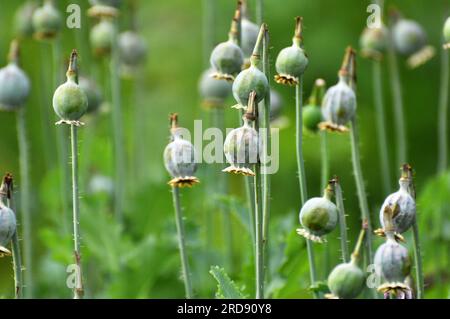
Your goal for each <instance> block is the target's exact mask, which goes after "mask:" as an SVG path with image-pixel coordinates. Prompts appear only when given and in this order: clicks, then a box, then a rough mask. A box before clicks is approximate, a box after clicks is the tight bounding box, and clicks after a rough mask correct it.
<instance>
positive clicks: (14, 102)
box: [0, 41, 30, 111]
mask: <svg viewBox="0 0 450 319" xmlns="http://www.w3.org/2000/svg"><path fill="white" fill-rule="evenodd" d="M9 59H10V62H9V64H8V65H7V66H5V67H4V68H1V69H0V110H3V111H15V110H17V109H18V108H20V107H22V106H23V105H24V104H25V102H26V100H27V98H28V96H29V94H30V80H29V79H28V76H27V75H26V74H25V72H24V71H23V70H22V69H21V68H20V67H19V66H18V59H19V47H18V42H17V41H13V42H12V43H11V49H10V58H9Z"/></svg>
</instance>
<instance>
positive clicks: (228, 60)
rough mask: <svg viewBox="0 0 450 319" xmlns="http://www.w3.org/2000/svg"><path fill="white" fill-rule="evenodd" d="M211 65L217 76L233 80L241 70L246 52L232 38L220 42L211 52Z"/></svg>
mask: <svg viewBox="0 0 450 319" xmlns="http://www.w3.org/2000/svg"><path fill="white" fill-rule="evenodd" d="M210 62H211V66H212V67H213V69H214V70H215V71H216V73H215V77H216V78H218V79H225V80H227V81H230V82H232V81H233V80H234V76H235V75H236V74H237V73H238V72H239V71H241V68H242V65H243V64H244V54H243V53H242V50H241V48H240V47H239V46H238V45H237V44H236V43H234V42H233V41H231V40H228V41H226V42H222V43H219V44H218V45H217V46H216V47H215V48H214V50H213V51H212V53H211V58H210Z"/></svg>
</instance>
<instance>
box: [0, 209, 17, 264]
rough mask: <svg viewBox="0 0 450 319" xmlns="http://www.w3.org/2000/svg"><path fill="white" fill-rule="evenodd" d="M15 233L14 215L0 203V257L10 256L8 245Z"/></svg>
mask: <svg viewBox="0 0 450 319" xmlns="http://www.w3.org/2000/svg"><path fill="white" fill-rule="evenodd" d="M15 232H16V215H15V214H14V212H13V211H12V210H11V209H10V208H8V207H7V206H5V204H3V202H2V201H0V256H3V255H11V252H10V251H9V249H8V248H6V247H7V246H8V244H9V243H10V241H11V239H12V237H13V235H14V233H15Z"/></svg>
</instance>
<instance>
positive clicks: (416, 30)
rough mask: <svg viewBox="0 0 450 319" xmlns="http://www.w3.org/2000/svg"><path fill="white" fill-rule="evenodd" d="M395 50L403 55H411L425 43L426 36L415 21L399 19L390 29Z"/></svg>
mask: <svg viewBox="0 0 450 319" xmlns="http://www.w3.org/2000/svg"><path fill="white" fill-rule="evenodd" d="M392 38H393V41H394V46H395V49H396V50H397V52H398V53H400V54H403V55H411V54H413V53H416V52H417V51H419V50H420V49H421V48H423V47H424V46H425V45H426V43H427V35H426V33H425V31H424V30H423V28H422V27H421V26H420V24H418V23H417V22H416V21H413V20H407V19H399V20H398V21H397V22H396V23H395V24H394V25H393V27H392Z"/></svg>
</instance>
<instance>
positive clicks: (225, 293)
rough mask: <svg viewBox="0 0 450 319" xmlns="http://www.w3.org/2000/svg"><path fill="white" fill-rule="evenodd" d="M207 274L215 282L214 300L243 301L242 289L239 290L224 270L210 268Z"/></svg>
mask: <svg viewBox="0 0 450 319" xmlns="http://www.w3.org/2000/svg"><path fill="white" fill-rule="evenodd" d="M209 273H210V274H211V275H212V276H213V277H214V279H216V281H217V292H216V298H219V299H243V298H244V295H243V293H242V289H239V288H238V287H237V286H236V284H235V283H234V281H232V280H231V279H230V277H228V275H227V274H226V272H225V269H223V268H220V267H219V266H212V267H211V270H210V271H209Z"/></svg>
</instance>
